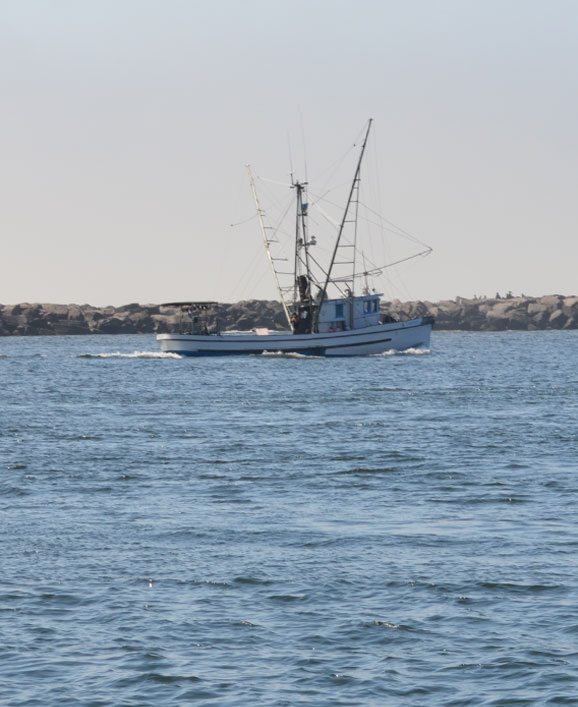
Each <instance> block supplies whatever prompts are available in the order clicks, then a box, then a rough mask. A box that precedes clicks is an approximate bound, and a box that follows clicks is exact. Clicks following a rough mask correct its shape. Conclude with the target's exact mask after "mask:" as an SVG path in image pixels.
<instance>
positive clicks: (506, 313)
mask: <svg viewBox="0 0 578 707" xmlns="http://www.w3.org/2000/svg"><path fill="white" fill-rule="evenodd" d="M382 310H383V312H384V314H388V315H390V316H393V317H394V318H396V319H400V320H404V319H411V318H413V317H416V316H421V315H426V314H429V315H432V316H433V317H435V320H436V328H437V329H447V330H461V331H505V330H508V329H515V330H526V331H533V330H540V329H542V330H543V329H578V297H576V296H563V295H546V296H544V297H508V298H495V299H487V298H481V299H480V298H475V299H466V298H463V297H457V298H456V299H455V300H444V301H441V302H428V301H413V302H401V301H400V300H393V301H391V302H383V303H382ZM215 314H216V313H215V312H213V315H215ZM218 316H219V319H220V322H221V326H222V328H223V329H228V330H232V329H239V330H247V329H252V328H254V327H267V328H269V329H284V328H287V324H286V321H285V316H284V314H283V310H282V308H281V305H280V304H279V303H278V302H275V301H272V300H247V301H243V302H236V303H234V304H221V305H220V306H219V315H218ZM186 321H187V318H186V316H183V313H182V312H181V310H180V308H178V307H167V306H163V305H157V304H136V303H133V304H127V305H123V306H121V307H93V306H91V305H78V304H38V303H21V304H14V305H9V304H5V305H2V304H0V336H10V335H21V336H22V335H28V336H30V335H37V336H50V335H58V334H139V333H142V334H148V333H154V332H157V333H161V332H167V331H175V330H178V329H179V328H180V327H181V326H186Z"/></svg>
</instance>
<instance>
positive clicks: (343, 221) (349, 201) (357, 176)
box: [317, 118, 373, 319]
mask: <svg viewBox="0 0 578 707" xmlns="http://www.w3.org/2000/svg"><path fill="white" fill-rule="evenodd" d="M372 123H373V118H370V119H369V122H368V123H367V130H366V131H365V137H364V138H363V144H362V145H361V152H360V153H359V159H358V160H357V167H356V169H355V175H354V177H353V181H352V183H351V189H350V190H349V196H348V198H347V204H346V206H345V211H344V212H343V218H342V219H341V223H340V224H339V230H338V232H337V239H336V241H335V246H334V248H333V255H332V256H331V261H330V263H329V268H328V269H327V277H326V278H325V284H324V285H323V289H322V290H321V294H320V298H319V309H318V314H317V318H318V319H319V312H320V311H321V305H322V304H323V300H324V299H325V295H326V294H327V288H328V286H329V283H330V282H331V272H332V270H333V266H334V265H335V257H336V255H337V251H338V250H339V247H340V242H341V236H342V235H343V229H344V227H345V224H346V223H347V222H348V219H347V216H348V214H349V209H350V206H351V204H352V202H353V195H354V193H355V191H356V190H359V180H360V172H361V162H362V160H363V155H364V153H365V148H366V146H367V138H368V137H369V131H370V130H371V124H372ZM356 202H357V203H356V209H355V219H354V222H355V233H354V237H355V242H354V244H353V249H354V255H353V275H354V276H355V246H356V245H357V243H356V241H357V211H358V199H356ZM353 279H355V277H353ZM353 286H354V285H353V282H352V285H351V287H352V290H351V293H352V294H353Z"/></svg>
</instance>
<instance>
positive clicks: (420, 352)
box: [373, 349, 431, 356]
mask: <svg viewBox="0 0 578 707" xmlns="http://www.w3.org/2000/svg"><path fill="white" fill-rule="evenodd" d="M430 353H431V349H404V350H403V351H398V350H397V349H390V350H389V351H384V352H383V353H380V354H373V355H374V356H426V355H427V354H430Z"/></svg>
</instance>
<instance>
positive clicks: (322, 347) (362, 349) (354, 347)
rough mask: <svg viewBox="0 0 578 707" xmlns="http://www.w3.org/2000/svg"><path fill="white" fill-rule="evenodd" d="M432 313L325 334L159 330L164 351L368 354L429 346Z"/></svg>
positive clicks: (213, 353) (200, 354)
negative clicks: (168, 332)
mask: <svg viewBox="0 0 578 707" xmlns="http://www.w3.org/2000/svg"><path fill="white" fill-rule="evenodd" d="M432 325H433V318H432V317H418V318H417V319H411V320H409V321H405V322H392V323H388V324H380V325H378V326H372V327H366V328H365V329H355V330H348V331H340V332H333V333H325V334H266V335H258V334H253V333H251V334H210V335H203V334H199V335H197V334H157V341H158V342H159V344H160V348H161V351H163V352H165V353H174V354H180V355H181V356H226V355H237V356H240V355H251V354H263V353H278V352H280V353H287V354H302V355H306V356H307V355H309V356H368V355H372V354H373V355H374V354H380V353H385V352H386V351H392V350H393V351H404V350H407V349H413V348H429V343H430V336H431V331H432Z"/></svg>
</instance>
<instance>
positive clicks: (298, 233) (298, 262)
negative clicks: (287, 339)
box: [291, 179, 311, 305]
mask: <svg viewBox="0 0 578 707" xmlns="http://www.w3.org/2000/svg"><path fill="white" fill-rule="evenodd" d="M306 186H307V182H294V181H293V179H291V187H292V189H295V194H296V201H297V204H296V206H297V208H296V215H295V218H296V220H295V268H294V271H295V275H294V287H293V304H294V305H295V304H296V303H297V300H298V294H299V286H298V278H299V276H300V275H301V274H302V266H304V267H305V277H306V278H307V286H308V288H309V298H311V265H310V262H309V245H310V244H309V241H308V234H307V212H308V207H309V205H308V203H307V202H306V201H304V200H303V194H304V193H305V187H306ZM302 252H304V253H305V257H303V255H302Z"/></svg>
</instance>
